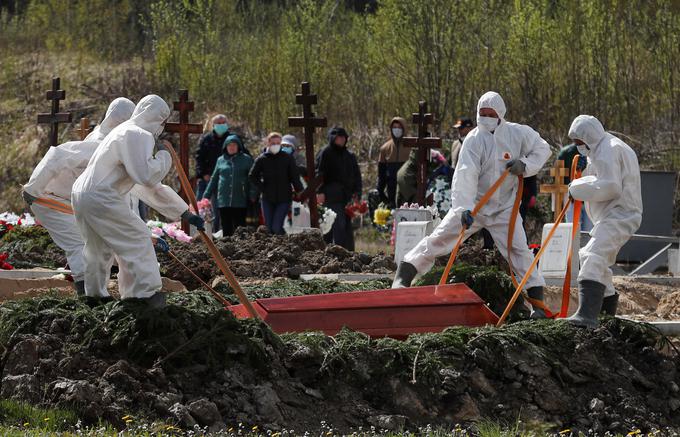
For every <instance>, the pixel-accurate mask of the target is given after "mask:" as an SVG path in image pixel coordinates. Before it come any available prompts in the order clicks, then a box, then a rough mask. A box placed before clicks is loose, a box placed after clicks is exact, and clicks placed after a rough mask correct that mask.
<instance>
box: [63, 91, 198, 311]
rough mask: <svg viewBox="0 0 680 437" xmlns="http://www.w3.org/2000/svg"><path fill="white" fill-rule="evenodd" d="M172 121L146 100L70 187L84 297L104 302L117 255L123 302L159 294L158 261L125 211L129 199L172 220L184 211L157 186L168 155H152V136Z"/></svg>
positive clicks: (161, 105)
mask: <svg viewBox="0 0 680 437" xmlns="http://www.w3.org/2000/svg"><path fill="white" fill-rule="evenodd" d="M169 115H170V108H168V105H167V104H166V103H165V101H163V99H161V98H160V97H158V96H156V95H149V96H146V97H144V98H143V99H142V100H140V101H139V103H138V104H137V106H136V108H135V110H134V113H133V114H132V117H131V118H130V120H128V121H127V122H125V123H123V124H121V125H120V126H118V127H117V128H115V129H114V130H113V131H112V132H111V133H110V134H109V135H108V136H107V137H106V139H105V140H104V141H103V142H102V143H101V144H100V146H99V148H98V149H97V151H96V152H95V154H94V156H92V159H91V160H90V163H89V164H88V166H87V169H86V170H85V171H84V172H83V174H82V175H81V176H80V177H79V178H78V179H77V180H76V182H75V184H74V185H73V192H72V194H71V199H72V203H73V209H74V211H75V216H76V222H77V223H78V227H79V229H80V232H81V234H82V235H83V239H84V240H85V248H84V256H85V291H86V294H87V295H88V296H106V295H107V292H106V285H107V281H108V278H109V274H110V272H109V265H108V264H109V263H108V260H109V259H110V257H111V255H112V254H115V255H116V257H117V259H118V262H119V265H120V272H119V275H118V288H119V291H120V295H121V298H123V299H126V298H131V297H136V298H148V297H151V296H153V295H154V294H155V293H156V292H158V291H159V290H160V289H161V277H160V272H159V271H158V261H157V260H156V254H155V252H154V248H153V244H152V242H151V232H150V231H149V229H148V228H147V226H146V224H145V223H144V222H143V221H142V220H141V219H140V218H139V216H137V215H136V214H134V213H133V212H132V211H131V210H130V207H129V200H128V193H130V194H132V195H133V196H135V197H138V198H139V199H141V200H142V201H144V202H145V203H146V204H147V205H149V206H150V207H152V208H154V209H155V210H157V211H158V212H160V213H161V214H163V215H164V216H165V217H167V218H169V219H170V220H178V219H179V218H180V216H181V214H182V213H183V212H184V211H186V210H187V209H188V206H187V204H186V203H185V202H184V201H183V200H182V198H181V197H180V196H179V195H178V194H177V193H176V192H175V191H174V190H172V188H170V187H168V186H166V185H163V184H161V183H160V181H161V180H162V179H163V177H165V175H166V174H167V173H168V170H169V169H170V167H171V166H172V158H171V156H170V154H169V153H168V152H167V151H164V150H162V151H159V152H158V153H156V156H154V155H153V149H154V145H155V135H156V134H160V133H161V132H162V129H163V124H164V122H165V120H166V119H167V118H168V116H169Z"/></svg>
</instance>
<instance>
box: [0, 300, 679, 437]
mask: <svg viewBox="0 0 680 437" xmlns="http://www.w3.org/2000/svg"><path fill="white" fill-rule="evenodd" d="M658 342H659V338H658V336H657V335H656V334H655V333H654V332H653V331H651V330H649V329H648V328H645V327H644V326H643V325H638V324H635V323H633V322H627V321H622V320H617V319H608V320H606V321H605V322H604V324H603V326H602V327H600V328H599V329H597V330H594V331H589V330H582V329H576V328H573V327H571V326H569V325H567V324H566V323H564V322H551V321H545V322H533V323H532V322H520V323H515V324H511V325H508V326H506V327H503V328H501V329H493V328H485V329H468V328H452V329H449V330H447V331H446V332H444V333H441V334H424V335H414V336H411V337H410V338H409V339H408V340H407V341H404V342H400V341H396V340H391V339H381V340H374V339H369V338H367V337H366V336H364V335H361V334H357V333H353V332H349V331H344V332H342V333H340V334H339V335H337V336H336V337H335V338H334V339H331V338H329V337H325V336H323V335H321V334H315V333H306V334H289V335H284V336H282V337H279V336H276V335H275V334H273V333H271V332H270V331H269V330H268V329H267V328H266V327H265V326H263V325H260V324H258V323H257V322H253V321H237V320H236V319H234V318H233V317H232V316H231V315H230V314H229V313H228V312H226V311H224V310H223V309H221V308H219V305H217V304H215V303H213V300H212V298H211V297H209V296H208V295H207V294H206V293H203V292H187V293H178V294H173V295H172V296H171V298H170V305H169V306H168V307H167V308H164V309H161V310H150V309H147V308H146V307H144V305H142V304H139V303H135V302H114V303H108V304H105V305H95V304H94V302H91V303H90V304H89V305H88V304H87V303H86V302H83V301H78V300H75V299H61V298H56V297H48V298H36V299H27V300H22V301H17V302H9V303H5V304H2V305H0V346H1V348H2V351H3V352H4V353H3V355H2V361H1V362H0V370H1V387H0V395H1V396H2V397H3V398H11V399H17V400H22V401H27V402H30V403H31V404H34V405H40V406H47V407H55V406H56V407H63V408H72V409H75V410H76V411H77V412H78V414H79V416H80V417H82V418H83V419H84V420H85V421H87V422H90V423H92V422H96V421H97V420H98V419H99V418H101V417H103V418H104V419H106V420H108V421H110V422H112V423H114V424H118V425H121V426H122V425H123V424H122V423H121V418H122V417H123V416H125V415H126V414H132V415H135V416H136V417H146V418H149V419H162V420H167V421H171V422H174V423H176V424H178V425H180V426H182V427H185V428H187V427H191V426H193V425H194V424H196V423H198V424H200V425H201V426H207V427H209V428H210V429H213V430H215V429H219V428H224V427H228V426H233V425H234V424H237V423H239V422H241V423H243V424H248V426H251V425H252V424H258V425H259V426H260V427H261V428H267V429H272V430H278V429H282V428H284V427H285V428H286V429H295V430H301V429H302V430H314V429H318V428H319V426H320V422H321V421H322V420H323V421H326V422H327V423H329V424H331V425H333V426H334V427H335V429H337V430H348V429H357V428H358V427H359V426H363V427H368V426H371V425H374V426H377V427H385V428H390V429H397V428H399V427H401V426H406V427H408V428H413V427H416V426H419V425H423V424H428V423H429V424H433V425H443V426H447V427H451V426H452V425H453V424H455V423H470V422H472V421H478V420H481V419H484V418H488V419H492V420H494V421H496V422H499V421H500V422H501V423H502V422H504V421H507V423H515V422H516V420H517V418H518V417H521V418H522V420H523V421H524V422H525V423H527V422H534V421H535V422H540V423H543V424H549V426H550V428H551V429H554V430H560V429H564V428H566V427H569V428H571V429H572V430H574V431H576V430H582V431H587V430H588V429H592V430H593V432H594V433H596V434H603V433H604V431H605V430H611V431H616V432H623V433H624V434H625V433H626V432H628V431H630V430H632V429H634V428H640V429H641V430H642V431H643V432H646V431H649V430H651V429H652V428H657V429H663V428H664V427H677V426H680V415H679V414H678V411H680V410H679V408H680V389H679V388H678V384H680V375H679V374H678V370H677V364H678V361H677V358H671V357H667V356H664V355H663V354H661V353H660V352H659V351H658V349H657V344H658Z"/></svg>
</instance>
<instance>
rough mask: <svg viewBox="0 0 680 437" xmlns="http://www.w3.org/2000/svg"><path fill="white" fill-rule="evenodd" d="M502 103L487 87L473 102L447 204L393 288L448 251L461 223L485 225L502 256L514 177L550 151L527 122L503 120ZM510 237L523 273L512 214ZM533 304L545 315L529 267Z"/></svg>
mask: <svg viewBox="0 0 680 437" xmlns="http://www.w3.org/2000/svg"><path fill="white" fill-rule="evenodd" d="M504 116H505V103H504V102H503V99H502V98H501V96H500V95H499V94H498V93H495V92H493V91H489V92H487V93H485V94H484V95H483V96H482V97H481V98H480V99H479V102H478V103H477V127H476V128H475V129H473V130H472V131H471V132H470V133H468V135H467V136H466V137H465V140H464V141H463V147H462V149H461V151H460V155H459V158H458V162H457V163H456V169H455V171H454V173H453V182H452V188H451V198H452V199H451V200H452V206H451V209H450V210H449V212H448V213H447V214H446V216H445V217H444V219H443V220H442V222H441V223H440V224H439V226H437V227H436V228H435V230H434V232H432V234H431V235H429V236H428V237H426V238H424V239H423V240H421V241H420V242H419V243H418V244H417V245H416V247H414V248H413V249H412V250H411V251H409V252H408V253H407V254H406V256H405V257H404V260H403V261H402V262H401V264H400V265H399V267H398V269H397V273H396V276H395V278H394V282H393V284H392V288H400V287H408V286H410V285H411V282H412V281H413V279H414V278H415V276H416V275H420V274H423V273H425V272H427V271H428V270H429V269H430V268H432V266H433V265H434V261H435V258H437V257H438V256H442V255H446V254H448V253H450V252H451V250H452V249H453V246H454V244H455V241H456V239H457V237H458V235H459V233H460V231H461V227H462V226H465V227H466V228H468V229H469V232H467V233H466V235H465V237H466V238H469V237H470V236H471V235H473V234H474V233H475V232H477V231H479V230H480V229H482V228H486V229H487V230H488V231H489V232H490V233H491V236H492V237H493V239H494V241H495V243H496V246H497V247H498V250H499V251H500V252H501V254H502V255H503V256H504V257H505V258H506V259H507V256H508V248H507V243H508V224H509V222H510V217H511V214H512V206H513V202H514V200H515V195H516V194H517V189H518V185H519V184H518V179H517V178H516V177H514V176H516V175H524V177H528V176H533V175H535V174H536V173H538V171H539V170H540V169H541V168H542V167H543V165H544V164H545V162H546V161H547V159H548V157H549V156H550V146H548V143H546V142H545V140H543V139H542V138H541V137H540V136H539V134H538V133H537V132H536V131H534V130H533V129H532V128H530V127H529V126H525V125H521V124H516V123H510V122H508V121H506V120H505V119H504ZM506 169H509V170H510V173H511V175H509V176H508V177H506V179H505V181H504V182H503V183H502V184H501V186H500V187H499V188H498V190H497V191H496V192H495V193H494V194H493V196H492V197H491V198H490V200H489V201H488V203H487V204H486V205H485V206H484V207H483V208H482V209H481V210H480V211H479V213H478V214H477V215H476V216H475V217H473V216H472V213H471V212H472V210H473V208H474V206H475V204H476V203H477V202H478V201H479V200H480V198H481V197H482V196H484V194H485V193H486V192H487V191H488V190H489V188H491V186H492V185H493V184H494V182H496V180H497V179H498V178H499V177H500V176H501V175H502V174H503V172H504V171H505V170H506ZM516 220H517V221H516V222H515V229H514V235H513V238H512V250H511V258H512V259H511V261H512V266H513V268H514V270H515V272H516V273H517V274H518V275H519V276H523V275H525V274H526V273H527V270H528V269H529V267H530V265H531V263H532V261H533V254H532V253H531V251H530V250H529V248H528V246H527V239H526V234H525V233H524V228H523V226H522V219H521V217H520V216H519V214H518V215H517V219H516ZM526 285H527V292H528V295H529V298H530V299H531V300H530V302H533V304H532V308H533V310H532V313H531V317H532V318H545V317H546V315H545V311H544V310H543V309H541V306H543V304H542V302H543V288H544V286H545V281H544V279H543V277H542V276H541V275H540V274H539V272H538V271H537V270H536V269H534V271H532V272H531V276H530V277H529V280H528V282H527V284H526Z"/></svg>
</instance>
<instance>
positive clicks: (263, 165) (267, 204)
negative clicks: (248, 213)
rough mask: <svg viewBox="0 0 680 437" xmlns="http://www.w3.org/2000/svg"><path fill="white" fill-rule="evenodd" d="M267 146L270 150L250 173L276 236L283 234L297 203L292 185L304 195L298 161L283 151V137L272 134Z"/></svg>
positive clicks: (265, 215) (267, 219)
mask: <svg viewBox="0 0 680 437" xmlns="http://www.w3.org/2000/svg"><path fill="white" fill-rule="evenodd" d="M267 144H268V147H267V149H266V150H265V152H264V153H262V154H261V155H260V156H258V157H257V159H256V160H255V164H254V165H253V168H252V169H251V170H250V181H251V182H252V183H253V184H254V185H255V186H257V187H258V188H259V189H260V193H262V212H263V214H264V221H265V224H266V225H267V228H269V231H270V232H271V233H272V234H283V233H284V231H283V222H284V220H285V219H286V215H287V214H288V210H289V209H290V204H291V202H292V200H293V190H292V189H291V186H292V187H293V188H294V189H295V191H296V192H301V191H302V183H301V182H300V174H299V173H298V168H297V166H296V165H295V158H293V156H291V155H289V154H288V153H286V152H281V134H279V133H278V132H272V133H270V134H269V136H268V137H267Z"/></svg>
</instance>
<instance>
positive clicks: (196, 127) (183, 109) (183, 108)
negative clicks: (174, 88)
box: [165, 90, 203, 234]
mask: <svg viewBox="0 0 680 437" xmlns="http://www.w3.org/2000/svg"><path fill="white" fill-rule="evenodd" d="M172 108H173V109H174V110H175V111H178V112H179V122H178V123H174V122H172V123H171V122H167V123H165V132H171V133H178V134H179V162H180V163H181V164H182V167H183V168H184V172H185V173H186V174H189V134H200V133H203V126H202V125H200V124H196V123H189V112H192V111H193V110H194V102H190V101H189V91H188V90H179V102H173V105H172ZM182 198H183V199H184V200H185V201H187V202H188V201H189V199H187V198H186V195H185V194H184V193H183V192H182ZM195 212H196V214H198V211H195ZM182 230H183V231H184V232H186V233H187V234H188V233H189V223H187V222H186V220H184V221H182Z"/></svg>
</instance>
